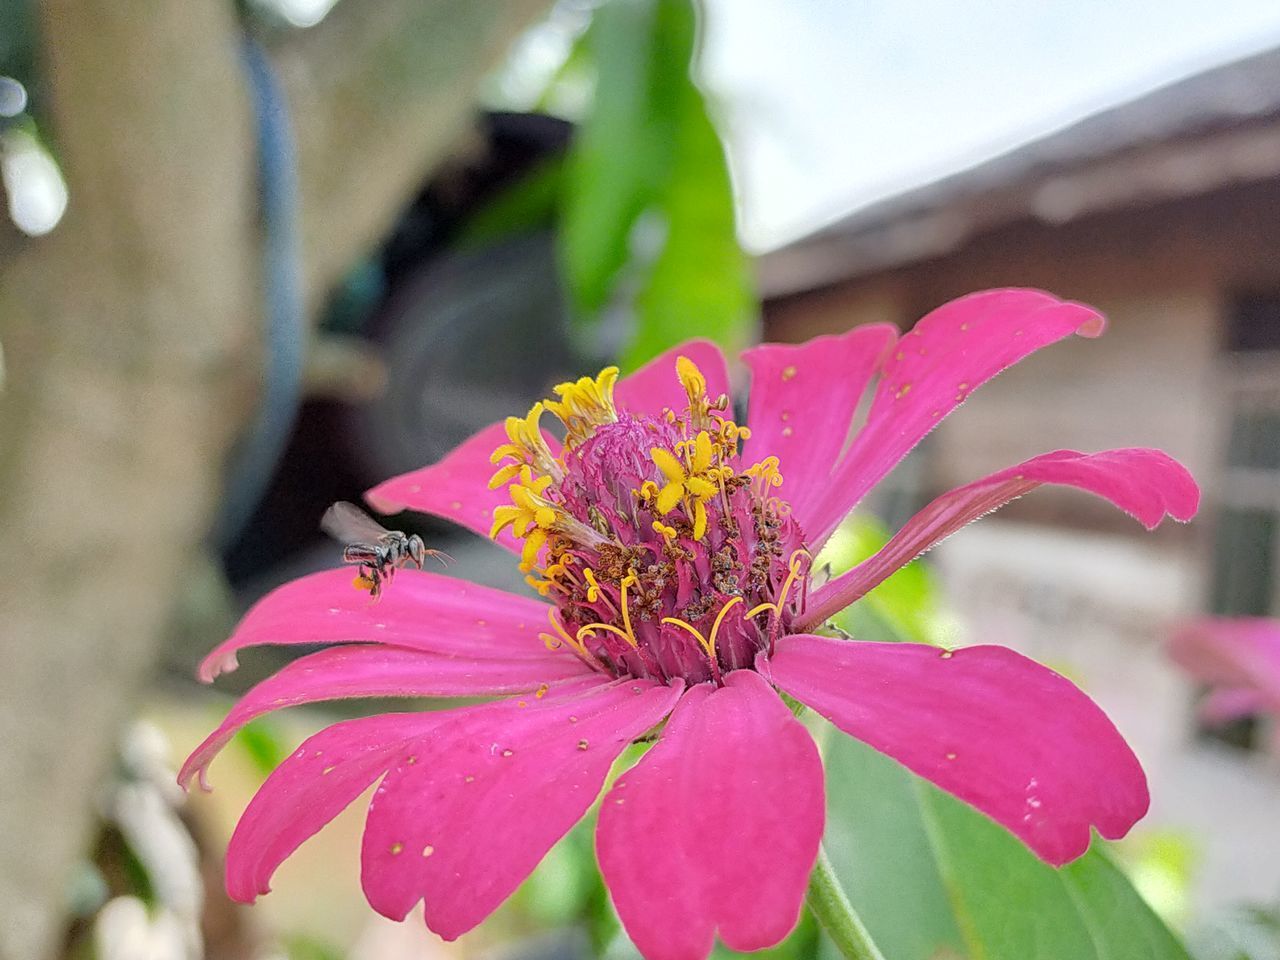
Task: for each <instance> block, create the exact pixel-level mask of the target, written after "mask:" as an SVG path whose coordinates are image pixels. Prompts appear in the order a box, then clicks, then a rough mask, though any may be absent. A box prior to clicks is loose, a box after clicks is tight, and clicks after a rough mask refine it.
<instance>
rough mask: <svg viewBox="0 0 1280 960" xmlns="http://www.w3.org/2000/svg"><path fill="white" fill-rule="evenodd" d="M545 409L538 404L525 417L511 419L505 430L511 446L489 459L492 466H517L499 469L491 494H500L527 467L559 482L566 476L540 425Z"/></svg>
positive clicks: (498, 451)
mask: <svg viewBox="0 0 1280 960" xmlns="http://www.w3.org/2000/svg"><path fill="white" fill-rule="evenodd" d="M544 409H545V407H544V405H543V404H541V403H535V404H534V405H533V406H532V407H530V408H529V412H528V413H527V414H526V415H525V416H523V417H507V420H506V424H505V426H506V430H507V437H508V438H509V439H510V441H511V442H510V443H504V444H502V445H501V446H499V447H498V448H497V449H496V450H494V451H493V453H492V454H491V455H490V457H489V462H490V463H493V464H499V463H502V461H503V460H512V461H514V462H513V463H509V464H506V465H504V466H502V467H499V469H498V472H497V473H495V474H494V475H493V476H492V477H491V478H490V479H489V489H490V490H496V489H498V487H500V486H502V485H503V484H504V483H506V482H508V481H509V480H511V479H512V478H513V477H515V476H516V475H517V474H518V473H519V471H520V468H521V467H522V466H525V465H528V466H531V467H533V468H534V469H536V470H537V471H538V473H540V474H547V475H550V476H551V477H553V478H555V479H557V480H558V479H560V478H561V477H562V476H563V475H564V471H563V469H562V468H561V465H560V461H558V460H557V459H556V458H555V457H554V456H552V453H551V448H550V447H548V446H547V441H546V439H545V438H544V437H543V435H542V427H541V425H540V423H539V421H541V419H542V412H543V410H544Z"/></svg>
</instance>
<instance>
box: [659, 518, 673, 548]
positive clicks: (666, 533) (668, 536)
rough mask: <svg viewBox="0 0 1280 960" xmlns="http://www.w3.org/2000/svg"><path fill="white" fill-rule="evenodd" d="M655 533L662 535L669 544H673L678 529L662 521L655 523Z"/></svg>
mask: <svg viewBox="0 0 1280 960" xmlns="http://www.w3.org/2000/svg"><path fill="white" fill-rule="evenodd" d="M653 531H654V533H660V534H662V538H663V539H664V540H666V541H667V543H671V542H673V541H674V540H675V538H676V528H675V527H669V526H667V525H666V524H665V523H663V522H662V521H661V520H655V521H653Z"/></svg>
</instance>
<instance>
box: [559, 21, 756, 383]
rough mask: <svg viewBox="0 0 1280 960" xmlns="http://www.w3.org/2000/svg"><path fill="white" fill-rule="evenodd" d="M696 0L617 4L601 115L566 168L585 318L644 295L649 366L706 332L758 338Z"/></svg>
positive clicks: (575, 274)
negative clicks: (703, 66) (702, 86)
mask: <svg viewBox="0 0 1280 960" xmlns="http://www.w3.org/2000/svg"><path fill="white" fill-rule="evenodd" d="M697 27H698V25H697V11H696V9H695V7H694V4H693V2H692V0H610V2H608V3H605V4H603V5H602V6H601V7H600V8H599V9H598V10H597V11H596V14H595V16H594V18H593V21H592V24H591V27H590V28H589V30H588V32H587V34H586V36H585V38H584V43H583V49H584V50H586V52H587V54H588V55H589V56H590V58H591V60H592V61H593V62H594V63H595V67H596V73H597V80H596V88H595V97H594V100H593V103H592V107H591V110H590V111H589V113H588V115H587V116H586V117H585V118H584V119H583V121H582V123H581V125H580V127H579V131H578V135H577V136H576V138H575V140H574V144H573V147H572V149H571V150H570V154H569V157H568V160H567V163H566V169H565V183H564V200H563V207H562V215H561V224H560V259H561V264H562V269H563V271H564V276H565V280H566V284H567V286H568V289H569V291H570V293H571V295H572V297H573V300H574V303H575V306H576V308H577V310H578V312H579V313H580V314H583V315H586V316H595V315H597V314H598V313H599V312H600V311H601V310H602V308H604V307H605V306H607V305H609V304H611V303H615V302H617V301H618V292H619V291H620V290H624V289H625V290H628V291H633V292H634V307H635V318H636V332H635V336H634V337H633V339H632V342H631V344H630V346H629V348H628V349H627V350H626V355H625V357H624V363H623V365H624V366H625V367H627V368H634V367H636V366H639V365H640V364H642V363H643V362H644V361H646V360H648V359H649V358H650V357H652V356H654V355H655V354H657V353H659V352H660V351H662V350H663V349H665V348H667V347H669V346H671V345H673V344H675V343H678V342H679V341H681V340H684V339H687V338H688V337H690V336H692V335H695V334H697V335H702V336H708V337H711V338H712V339H714V340H716V341H718V342H719V343H720V344H721V345H722V346H724V347H725V348H727V349H737V348H739V347H741V346H743V345H744V344H745V342H746V341H747V340H748V339H749V337H750V335H751V332H752V327H753V324H754V322H755V318H756V316H757V313H758V305H757V301H756V297H755V292H754V289H753V285H752V282H751V271H750V267H749V263H748V260H747V257H746V255H745V254H744V253H743V251H742V249H741V247H740V246H739V244H738V239H737V232H736V221H735V209H734V200H733V188H732V184H731V182H730V179H729V170H728V162H727V160H726V158H725V153H724V147H723V144H722V143H721V141H720V138H719V136H718V135H717V133H716V130H715V127H714V126H713V125H712V123H711V119H710V117H709V115H708V111H707V105H706V102H705V99H704V97H703V95H702V92H701V91H700V90H699V89H698V87H697V86H696V84H695V83H694V82H693V77H692V74H691V72H690V69H691V65H692V62H693V60H694V56H695V51H696V38H697V33H698V29H697Z"/></svg>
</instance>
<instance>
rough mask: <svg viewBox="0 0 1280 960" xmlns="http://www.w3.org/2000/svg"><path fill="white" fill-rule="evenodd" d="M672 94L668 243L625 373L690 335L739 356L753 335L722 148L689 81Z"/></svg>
mask: <svg viewBox="0 0 1280 960" xmlns="http://www.w3.org/2000/svg"><path fill="white" fill-rule="evenodd" d="M686 79H687V78H686ZM673 93H674V94H675V95H676V96H677V97H678V100H677V102H676V103H675V104H674V105H673V110H672V112H673V114H674V119H675V121H676V122H675V124H674V126H675V142H674V145H673V146H674V149H675V158H674V164H673V168H672V172H671V177H670V178H669V179H668V181H667V183H666V184H665V189H664V190H663V191H662V193H661V194H660V196H659V197H658V198H657V211H658V213H659V215H660V216H661V223H662V226H663V228H664V229H665V232H666V236H665V243H664V244H663V247H662V252H661V253H660V254H659V255H658V259H657V260H656V261H655V263H654V264H653V268H652V270H651V271H650V273H649V276H648V279H647V282H646V283H645V284H644V285H643V287H642V288H641V290H640V293H639V296H638V297H637V318H638V322H637V325H636V335H635V337H634V339H633V340H632V342H631V346H630V348H629V349H628V351H627V354H626V356H625V357H624V360H623V367H624V368H626V369H635V368H636V367H638V366H640V365H642V364H643V363H645V361H647V360H649V359H651V358H652V357H654V356H657V355H658V354H659V353H661V352H662V351H663V350H666V349H667V348H668V347H671V346H674V345H675V344H677V343H679V342H681V341H682V340H686V339H688V337H689V336H690V335H691V334H692V333H697V334H698V335H699V336H704V337H709V338H710V339H712V340H714V341H716V342H717V343H719V344H720V346H721V347H723V348H725V349H726V350H728V351H732V352H736V351H737V350H740V349H741V348H742V347H744V346H746V342H747V340H748V339H749V338H750V337H751V334H752V333H753V332H754V326H755V319H756V315H757V313H758V306H757V303H756V295H755V289H754V285H753V283H752V278H751V271H750V267H749V265H748V262H747V257H746V254H744V253H743V251H742V248H741V246H739V244H738V236H737V228H736V219H735V211H734V201H733V187H732V184H731V183H730V181H729V168H728V164H727V162H726V160H725V156H724V147H723V146H722V145H721V143H720V138H719V136H718V135H717V134H716V131H715V128H714V127H713V126H712V125H711V119H710V118H709V117H708V116H707V108H706V103H705V102H704V100H703V98H702V95H701V94H700V93H699V91H698V89H697V87H695V86H694V85H693V83H692V81H688V82H686V83H684V84H683V85H682V86H681V87H680V88H679V89H677V90H676V91H673Z"/></svg>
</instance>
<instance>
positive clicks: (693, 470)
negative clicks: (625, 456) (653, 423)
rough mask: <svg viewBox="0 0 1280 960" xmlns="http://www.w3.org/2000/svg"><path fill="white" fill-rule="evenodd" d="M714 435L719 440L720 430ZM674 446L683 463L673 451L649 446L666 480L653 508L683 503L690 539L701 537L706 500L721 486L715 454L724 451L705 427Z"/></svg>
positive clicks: (664, 511)
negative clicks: (689, 528)
mask: <svg viewBox="0 0 1280 960" xmlns="http://www.w3.org/2000/svg"><path fill="white" fill-rule="evenodd" d="M735 429H736V427H735ZM716 437H717V440H719V438H720V431H717V433H716ZM676 449H677V451H678V452H680V453H681V454H683V456H684V462H683V463H682V462H681V461H680V459H679V458H678V457H677V456H676V455H675V454H673V453H671V451H669V450H664V449H663V448H662V447H652V448H651V449H650V450H649V455H650V456H651V457H652V458H653V463H654V465H655V466H656V467H657V468H658V470H659V471H661V473H662V475H663V476H664V477H665V478H666V480H667V483H666V485H665V486H664V487H662V489H661V490H659V491H658V495H657V497H656V498H655V500H654V508H655V509H656V510H657V512H658V513H660V514H668V513H670V512H671V511H672V510H674V509H675V508H676V504H679V503H683V504H684V512H685V516H687V517H688V518H689V519H690V520H692V521H693V539H695V540H701V539H702V537H703V535H704V534H705V533H706V532H707V507H706V502H707V501H708V500H711V499H712V498H713V497H715V496H716V495H717V494H718V493H720V490H721V484H722V472H721V468H720V467H718V466H716V464H715V461H716V458H717V455H723V453H722V452H721V449H720V448H719V447H718V444H717V443H716V442H714V441H712V439H711V434H710V433H709V432H708V431H706V430H700V431H698V433H697V435H696V436H694V438H693V439H692V440H683V441H681V442H680V443H678V444H677V445H676ZM649 482H651V481H646V484H645V485H643V486H642V487H641V491H640V495H641V496H642V497H643V496H644V492H645V490H646V488H647V486H648V483H649Z"/></svg>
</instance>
